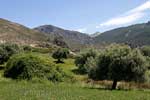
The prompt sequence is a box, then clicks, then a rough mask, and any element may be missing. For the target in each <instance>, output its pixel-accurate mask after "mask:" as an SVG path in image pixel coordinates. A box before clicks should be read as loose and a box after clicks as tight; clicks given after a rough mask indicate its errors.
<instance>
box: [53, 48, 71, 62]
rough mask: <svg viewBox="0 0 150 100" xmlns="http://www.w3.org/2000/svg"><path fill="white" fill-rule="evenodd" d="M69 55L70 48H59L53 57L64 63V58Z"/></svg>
mask: <svg viewBox="0 0 150 100" xmlns="http://www.w3.org/2000/svg"><path fill="white" fill-rule="evenodd" d="M68 55H69V50H68V49H66V48H59V49H57V50H56V51H55V52H54V53H53V54H52V57H53V58H54V59H57V63H63V61H62V59H67V58H68Z"/></svg>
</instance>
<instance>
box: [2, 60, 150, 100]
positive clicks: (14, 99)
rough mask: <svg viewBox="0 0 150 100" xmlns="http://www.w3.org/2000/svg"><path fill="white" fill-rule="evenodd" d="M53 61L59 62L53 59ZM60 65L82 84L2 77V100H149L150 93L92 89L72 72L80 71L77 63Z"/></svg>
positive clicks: (67, 62)
mask: <svg viewBox="0 0 150 100" xmlns="http://www.w3.org/2000/svg"><path fill="white" fill-rule="evenodd" d="M51 61H55V60H54V59H52V58H51ZM64 61H65V63H64V64H58V65H59V66H60V67H62V68H63V70H64V71H65V72H66V73H69V74H72V75H73V76H75V78H77V80H78V81H79V82H75V83H74V84H71V83H64V82H63V83H51V82H49V81H40V82H38V81H37V80H35V81H31V82H26V81H19V82H16V81H13V80H11V79H6V78H4V77H3V76H2V73H3V70H1V77H0V100H149V98H150V90H114V91H110V90H105V89H101V88H97V87H92V86H90V85H88V84H86V83H84V82H81V81H80V80H81V79H83V78H86V76H83V75H76V74H75V73H73V71H72V70H74V69H77V68H76V67H75V65H74V60H73V59H68V60H64Z"/></svg>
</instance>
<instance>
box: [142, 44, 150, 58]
mask: <svg viewBox="0 0 150 100" xmlns="http://www.w3.org/2000/svg"><path fill="white" fill-rule="evenodd" d="M140 50H141V52H142V53H143V55H144V56H148V57H150V46H143V47H141V48H140Z"/></svg>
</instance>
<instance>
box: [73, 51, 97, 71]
mask: <svg viewBox="0 0 150 100" xmlns="http://www.w3.org/2000/svg"><path fill="white" fill-rule="evenodd" d="M96 56H97V53H96V51H94V50H92V49H90V50H88V51H87V52H84V53H81V54H79V55H78V56H77V57H76V58H75V64H76V66H77V67H78V70H79V71H80V73H83V74H85V73H87V72H88V69H89V68H88V67H89V64H91V62H89V61H90V60H93V59H94V58H95V57H96Z"/></svg>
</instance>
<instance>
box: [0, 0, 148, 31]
mask: <svg viewBox="0 0 150 100" xmlns="http://www.w3.org/2000/svg"><path fill="white" fill-rule="evenodd" d="M0 18H4V19H7V20H10V21H13V22H16V23H20V24H23V25H25V26H27V27H29V28H34V27H37V26H40V25H45V24H46V25H49V24H50V25H54V26H58V27H61V28H64V29H68V30H75V31H80V32H84V33H88V34H92V33H95V32H104V31H108V30H110V29H114V28H117V27H124V26H128V25H132V24H137V23H144V22H147V21H149V20H150V0H0Z"/></svg>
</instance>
